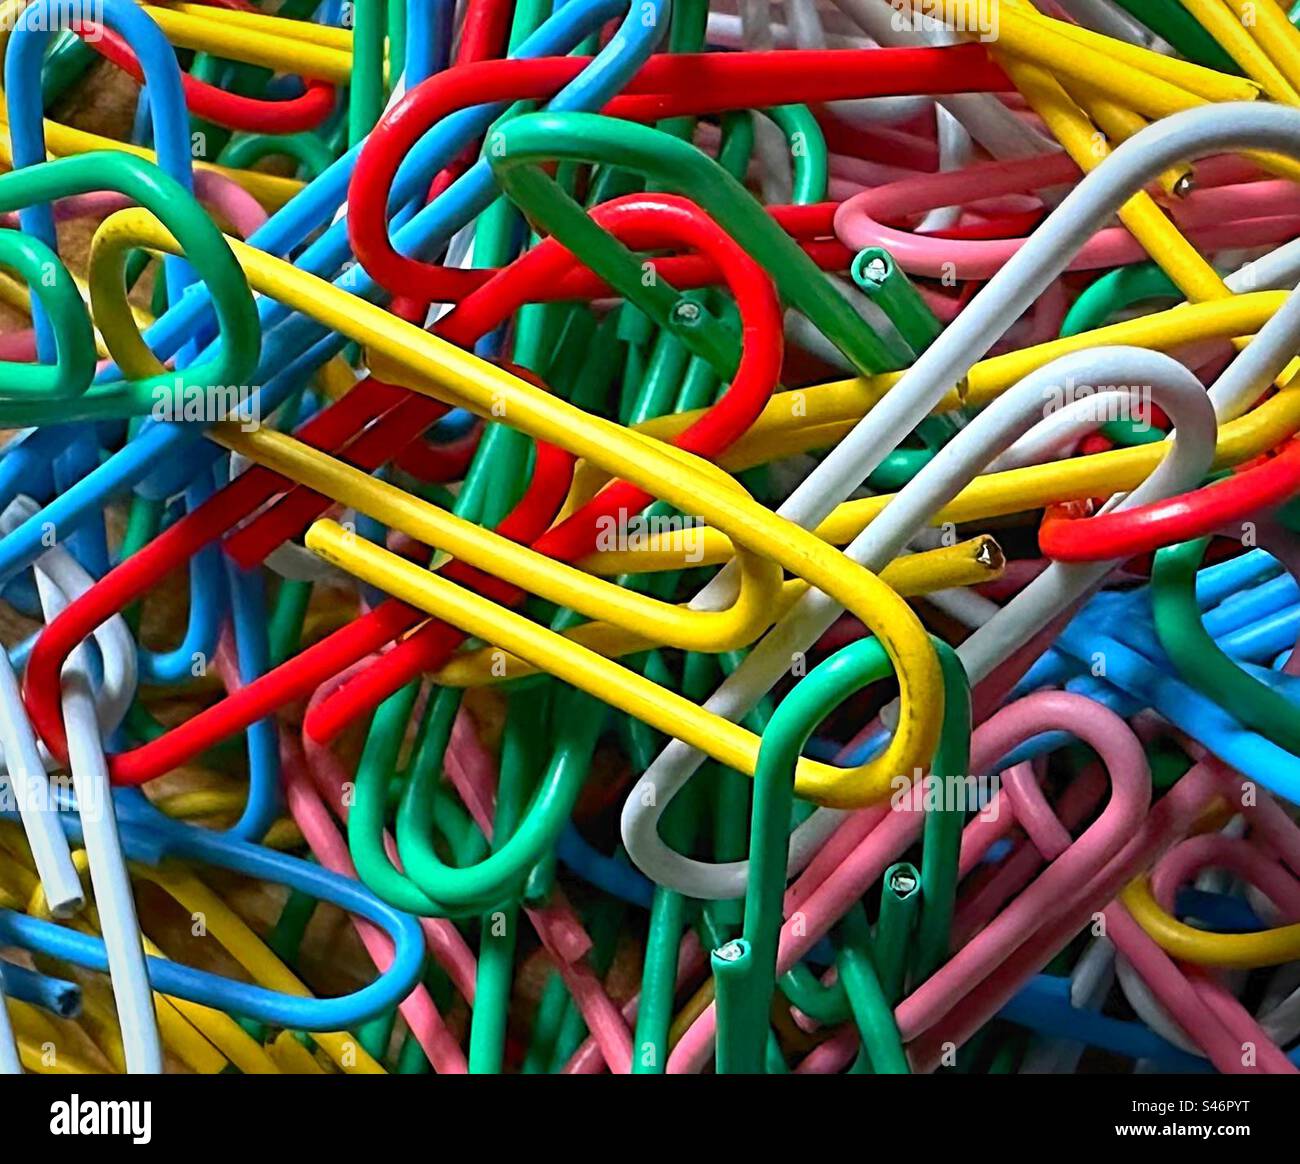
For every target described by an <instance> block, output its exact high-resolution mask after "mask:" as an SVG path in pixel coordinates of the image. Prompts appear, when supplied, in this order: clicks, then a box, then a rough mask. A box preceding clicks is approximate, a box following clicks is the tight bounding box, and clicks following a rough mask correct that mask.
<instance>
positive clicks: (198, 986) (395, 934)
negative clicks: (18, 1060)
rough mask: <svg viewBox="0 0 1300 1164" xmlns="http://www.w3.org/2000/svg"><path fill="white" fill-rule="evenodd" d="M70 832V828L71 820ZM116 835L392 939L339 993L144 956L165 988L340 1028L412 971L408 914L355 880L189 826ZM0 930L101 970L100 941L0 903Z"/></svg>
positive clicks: (395, 996) (297, 1025) (283, 1019)
mask: <svg viewBox="0 0 1300 1164" xmlns="http://www.w3.org/2000/svg"><path fill="white" fill-rule="evenodd" d="M69 831H74V830H73V829H72V826H71V824H70V823H69ZM122 840H123V844H124V848H125V850H126V853H127V855H128V857H132V858H134V857H135V856H136V855H137V854H140V853H142V852H147V853H150V854H151V856H150V858H149V859H150V860H151V861H156V859H157V857H156V856H154V854H160V853H168V854H172V855H175V856H178V857H184V858H188V859H190V860H197V861H202V862H205V863H207V864H211V865H216V866H218V867H221V868H225V869H232V870H236V871H238V872H241V873H244V874H246V875H248V876H252V877H261V878H265V879H268V880H271V881H278V882H279V883H281V884H284V885H287V886H290V887H291V888H295V889H301V890H303V891H305V892H307V893H311V894H313V895H314V896H317V897H320V898H322V899H323V900H328V901H332V902H334V903H335V904H337V905H338V906H339V907H341V908H343V909H345V910H347V911H348V912H351V913H355V914H357V915H358V916H360V917H363V918H365V919H366V920H368V921H371V922H373V923H374V924H376V925H378V926H380V927H381V928H382V929H384V930H385V931H386V932H387V933H388V934H389V936H390V937H391V938H392V939H393V940H394V943H395V952H394V957H393V962H392V964H391V965H390V966H389V967H388V968H387V969H386V970H384V971H383V972H382V973H381V974H380V976H379V977H378V978H377V979H376V980H375V981H374V982H371V983H369V984H368V985H366V986H363V987H361V989H359V990H357V991H354V992H353V993H351V994H349V995H345V996H341V997H338V998H329V999H319V998H309V997H308V998H305V997H299V996H294V995H291V994H286V993H284V992H283V990H269V989H267V988H265V987H262V986H256V985H248V984H244V983H240V982H235V981H232V980H231V979H228V978H223V977H221V976H220V975H213V974H210V973H208V972H206V971H201V970H195V969H193V968H191V967H187V966H181V965H179V964H177V963H175V962H169V961H167V960H166V959H160V958H157V957H150V958H149V959H148V966H149V977H150V980H151V981H152V982H153V984H154V986H155V988H156V989H158V990H159V991H161V992H162V993H164V994H169V995H175V996H177V997H179V998H184V999H189V1000H191V1001H193V1002H197V1003H201V1004H203V1005H205V1006H210V1007H215V1008H217V1009H219V1010H223V1011H226V1012H228V1013H233V1014H238V1015H243V1016H246V1017H248V1018H255V1019H259V1020H261V1021H263V1022H268V1023H275V1024H278V1025H281V1026H287V1027H291V1028H294V1029H297V1030H307V1031H330V1030H341V1029H345V1028H347V1027H350V1026H352V1025H354V1024H355V1023H357V1022H359V1021H361V1020H363V1019H366V1018H369V1017H371V1016H373V1015H375V1014H378V1013H380V1012H382V1011H384V1010H386V1009H388V1008H390V1007H392V1006H394V1005H396V1003H397V1002H398V1001H399V1000H400V999H402V998H404V997H405V996H406V995H407V994H408V993H409V992H410V990H411V988H412V987H413V986H414V984H415V982H416V981H417V980H418V978H419V975H420V973H421V970H422V968H423V958H424V956H423V950H424V943H423V939H422V938H421V936H420V931H419V927H418V925H417V924H416V922H415V919H414V918H411V917H410V916H409V915H407V914H403V913H401V912H400V911H397V910H393V909H391V908H389V907H388V906H386V905H384V904H383V903H382V902H380V901H379V900H378V899H377V898H375V897H374V896H373V895H371V894H370V893H368V892H367V891H366V890H365V889H364V888H362V887H360V886H359V885H357V883H356V882H354V881H351V880H349V879H347V878H343V877H338V876H336V875H335V874H332V873H329V872H327V871H325V870H323V869H321V868H319V867H318V866H315V865H311V864H309V863H307V862H304V861H300V860H298V859H296V858H293V857H289V856H286V855H284V854H280V853H274V852H272V851H270V850H268V849H264V848H262V847H260V846H256V845H249V844H246V843H244V842H241V841H235V840H231V839H221V838H219V837H213V836H211V835H208V834H206V833H204V832H203V831H201V830H198V829H194V828H191V827H189V826H179V827H177V828H175V829H169V830H168V831H167V833H166V834H165V836H164V835H161V834H158V833H156V832H155V831H154V830H152V829H149V830H144V831H137V830H136V829H135V828H134V827H132V826H131V825H130V823H129V822H127V821H123V822H122ZM0 934H3V936H4V938H5V941H6V944H8V945H15V946H22V947H24V948H27V949H32V950H38V951H40V952H42V953H46V954H49V955H51V956H52V957H57V958H61V959H63V960H65V961H68V962H72V963H73V964H75V965H79V966H85V967H87V968H89V969H94V970H100V971H107V970H108V959H107V956H106V955H105V952H104V945H103V943H102V942H100V941H98V940H96V939H94V938H90V937H87V936H86V935H83V934H79V933H76V932H75V931H73V930H69V929H65V928H63V927H61V926H58V925H55V924H53V923H50V922H45V921H41V920H39V919H37V918H33V917H26V916H24V915H22V914H18V913H15V912H13V911H11V910H0Z"/></svg>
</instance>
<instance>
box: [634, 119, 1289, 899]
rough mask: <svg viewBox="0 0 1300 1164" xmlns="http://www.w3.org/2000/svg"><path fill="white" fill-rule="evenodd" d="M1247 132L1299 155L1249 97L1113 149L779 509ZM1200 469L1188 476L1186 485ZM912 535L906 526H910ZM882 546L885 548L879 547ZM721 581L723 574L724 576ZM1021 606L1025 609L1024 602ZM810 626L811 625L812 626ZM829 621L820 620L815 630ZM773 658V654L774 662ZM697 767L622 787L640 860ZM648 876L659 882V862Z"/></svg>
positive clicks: (831, 497) (820, 503)
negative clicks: (1118, 213)
mask: <svg viewBox="0 0 1300 1164" xmlns="http://www.w3.org/2000/svg"><path fill="white" fill-rule="evenodd" d="M1226 110H1232V111H1233V112H1232V115H1231V116H1228V115H1226V113H1225V111H1226ZM1247 127H1250V128H1247ZM1255 130H1258V131H1260V134H1261V136H1260V137H1259V138H1258V139H1255V141H1257V142H1258V144H1260V145H1261V146H1265V145H1267V146H1268V147H1278V148H1282V143H1283V141H1287V142H1288V143H1289V148H1290V150H1291V151H1292V152H1295V148H1296V147H1295V144H1294V142H1293V141H1292V140H1291V138H1292V137H1293V136H1294V135H1295V134H1296V133H1297V131H1300V123H1298V122H1297V121H1296V119H1295V117H1294V116H1293V115H1292V113H1291V112H1290V111H1287V110H1283V109H1265V108H1260V107H1256V106H1253V105H1240V106H1238V105H1231V106H1219V107H1216V108H1215V109H1214V110H1213V111H1212V112H1211V111H1209V110H1204V111H1198V110H1193V111H1189V112H1187V113H1184V114H1180V115H1178V116H1176V117H1170V118H1167V119H1166V120H1165V121H1163V122H1161V123H1159V124H1157V125H1153V126H1151V127H1149V128H1148V129H1146V130H1144V131H1142V133H1140V134H1138V135H1135V137H1133V138H1131V139H1130V140H1129V141H1128V142H1125V143H1124V144H1123V145H1121V146H1120V147H1119V149H1117V150H1116V151H1115V153H1114V154H1113V155H1112V156H1111V158H1110V159H1109V161H1108V163H1107V165H1106V166H1105V167H1100V168H1098V169H1097V170H1094V171H1093V172H1092V173H1090V174H1089V175H1088V176H1087V177H1086V178H1085V179H1084V180H1083V181H1082V182H1081V183H1080V184H1079V185H1078V186H1077V187H1076V188H1075V189H1074V190H1073V191H1072V192H1071V194H1070V195H1069V196H1068V197H1067V198H1066V199H1065V200H1064V201H1063V202H1062V203H1061V205H1060V206H1059V207H1058V208H1057V210H1056V211H1055V212H1054V213H1053V215H1052V216H1051V217H1050V218H1049V219H1048V220H1047V222H1045V223H1044V224H1043V226H1041V227H1040V228H1039V229H1038V230H1037V231H1036V232H1035V233H1034V235H1033V236H1032V238H1031V240H1030V242H1029V243H1028V244H1027V245H1026V246H1025V247H1024V248H1022V249H1021V250H1020V251H1019V252H1018V254H1017V255H1016V256H1015V257H1014V258H1013V259H1012V260H1011V261H1009V262H1008V263H1007V265H1006V266H1004V267H1003V268H1002V270H1001V271H1000V272H999V273H998V275H997V276H995V277H994V279H993V280H991V281H990V282H989V283H988V284H987V285H986V286H985V287H984V289H983V290H982V291H981V292H980V294H979V295H978V296H976V298H975V300H974V301H973V302H972V303H971V304H970V306H969V307H968V308H967V309H966V310H965V311H964V312H963V313H962V314H961V315H960V316H959V317H958V319H957V320H956V321H955V322H954V323H953V324H951V325H950V326H949V327H948V329H947V330H946V331H945V332H944V334H943V335H942V336H941V337H940V338H939V339H938V340H937V341H936V342H935V343H934V344H933V345H931V347H930V348H928V349H927V350H926V352H925V353H923V354H922V355H921V356H920V357H919V358H918V359H917V361H916V363H915V364H913V366H912V367H911V368H910V369H908V371H907V372H906V373H905V374H904V375H903V376H902V377H901V378H900V381H899V383H898V384H897V385H896V386H895V387H894V389H893V390H892V391H891V392H890V393H889V394H887V395H886V396H885V397H884V399H883V401H882V402H881V403H880V404H879V405H877V406H876V408H875V409H873V410H872V412H871V413H870V414H869V415H868V417H867V419H866V420H865V421H863V422H862V423H860V424H859V425H858V426H857V427H856V428H855V429H854V430H853V431H852V432H851V433H850V434H849V435H848V436H846V437H845V438H844V439H843V440H842V441H840V443H839V444H838V445H837V447H836V449H835V451H834V453H832V454H831V456H830V457H828V458H827V459H826V460H825V461H823V462H822V464H821V465H820V466H819V467H818V469H817V470H815V471H814V472H813V473H812V474H811V475H810V476H809V477H808V478H807V479H806V480H805V481H804V482H803V483H802V484H801V485H800V487H799V488H798V489H797V490H796V491H795V493H794V494H793V495H792V496H791V498H790V499H789V500H788V501H787V502H786V503H785V504H784V505H783V506H782V507H781V508H780V509H779V510H778V512H779V513H782V514H783V515H786V516H790V517H792V518H793V519H794V520H796V521H799V522H800V523H801V524H805V525H811V524H814V523H815V522H817V521H819V520H821V519H822V518H823V517H825V516H826V514H827V513H828V512H829V510H830V509H831V508H832V507H833V506H834V504H835V503H836V502H838V501H839V500H840V499H841V498H842V497H843V496H845V495H846V494H847V492H848V491H849V489H850V488H852V487H853V486H854V485H855V484H856V483H857V482H858V481H860V480H861V479H862V475H863V474H864V473H866V472H870V471H871V470H872V469H874V468H875V467H876V466H877V465H878V464H879V462H880V460H881V458H882V457H883V456H884V454H885V453H886V452H888V451H889V450H890V449H891V448H893V447H894V446H896V445H897V443H898V442H899V441H900V440H901V439H902V437H903V435H904V434H905V433H907V432H910V431H911V430H912V429H913V428H914V427H915V426H916V424H917V423H919V421H920V420H921V419H922V418H923V417H924V416H925V415H926V414H927V413H928V412H929V411H930V410H931V409H932V408H933V407H934V406H935V405H936V404H937V403H938V402H939V400H940V399H942V397H943V395H944V394H945V393H947V391H948V390H949V389H950V387H951V386H952V385H953V384H954V383H957V382H959V381H960V379H961V378H962V376H963V375H965V374H966V373H967V372H968V371H969V369H970V367H971V365H972V364H973V363H974V361H975V360H976V359H978V358H979V356H980V355H982V354H983V353H984V352H986V351H987V350H988V348H989V346H991V344H992V342H993V337H995V336H996V335H997V334H999V333H1000V332H1001V331H1002V330H1004V325H1005V324H1006V323H1008V322H1010V320H1011V319H1014V318H1015V317H1016V316H1018V315H1019V314H1020V313H1021V312H1022V311H1023V310H1024V308H1025V307H1026V306H1028V305H1029V304H1030V303H1031V302H1032V301H1033V299H1034V297H1035V296H1036V295H1037V294H1039V293H1040V292H1041V291H1042V290H1044V289H1045V287H1046V286H1047V284H1048V283H1049V282H1050V281H1051V279H1052V277H1054V274H1055V272H1056V270H1057V269H1059V264H1060V263H1061V261H1062V258H1063V256H1065V255H1068V254H1069V253H1071V252H1072V250H1073V249H1075V248H1076V247H1077V246H1079V245H1081V244H1082V242H1083V241H1084V240H1085V239H1086V238H1088V237H1089V236H1090V235H1091V233H1092V231H1093V229H1095V227H1096V226H1097V225H1100V223H1101V222H1102V221H1104V218H1105V216H1107V215H1108V214H1109V213H1110V212H1111V210H1112V209H1113V208H1114V207H1115V206H1116V205H1118V204H1119V203H1122V201H1123V200H1124V198H1125V196H1126V195H1127V194H1128V192H1129V191H1131V190H1133V189H1137V188H1140V186H1141V184H1142V182H1143V181H1144V180H1145V179H1147V178H1149V177H1150V176H1152V175H1154V174H1156V173H1159V172H1160V170H1162V169H1163V168H1165V167H1166V166H1167V165H1169V164H1171V163H1173V162H1175V161H1180V160H1182V159H1183V158H1185V157H1186V156H1188V155H1189V154H1193V153H1207V152H1212V151H1213V149H1214V148H1216V147H1215V145H1214V144H1213V143H1214V142H1215V141H1224V142H1227V141H1229V140H1232V141H1235V142H1237V143H1238V144H1241V139H1242V137H1243V136H1245V137H1246V138H1247V139H1250V138H1251V136H1252V134H1253V132H1254V131H1255ZM1220 135H1222V137H1220ZM1251 144H1254V143H1253V142H1252V143H1251ZM990 323H992V326H990ZM1112 382H1115V383H1123V382H1124V378H1123V377H1122V376H1120V377H1119V378H1117V379H1115V380H1114V381H1112ZM909 389H911V391H909ZM891 406H892V407H891ZM1198 475H1199V474H1194V475H1193V476H1192V477H1191V478H1189V481H1190V480H1194V479H1195V478H1196V476H1198ZM931 509H933V507H931ZM871 530H872V527H870V526H869V527H868V528H867V530H866V531H865V532H864V534H863V535H860V538H859V539H858V540H857V541H855V542H854V543H853V544H851V545H850V547H849V550H848V553H849V555H850V556H852V557H854V559H855V560H863V561H866V562H869V563H873V564H875V565H877V566H879V565H880V564H881V560H882V558H883V559H884V560H887V559H888V556H889V549H890V546H889V542H888V541H886V540H885V539H884V538H883V537H881V535H880V534H879V533H877V534H876V535H874V536H873V535H872V532H871ZM911 532H912V531H908V533H909V534H910V533H911ZM891 533H892V531H891ZM881 542H884V545H883V546H881V548H880V550H879V551H876V547H877V546H878V545H880V543H881ZM900 548H901V539H900ZM864 550H865V551H874V552H878V553H879V554H880V556H879V557H872V556H868V554H867V553H864ZM722 577H723V578H725V572H724V575H723V576H722ZM1051 585H1052V583H1048V584H1047V585H1046V586H1045V587H1040V591H1041V590H1043V589H1046V588H1047V587H1048V586H1051ZM719 592H722V593H725V592H726V586H725V583H724V582H723V581H715V582H714V583H711V584H710V587H709V588H706V591H705V593H706V594H716V593H719ZM1021 609H1022V610H1023V609H1024V606H1023V605H1022V607H1021ZM789 617H793V616H788V618H789ZM782 625H784V621H783V623H782V624H778V631H779V628H780V627H781V626H782ZM813 625H814V627H815V626H816V625H817V624H813ZM825 625H826V623H825V622H822V629H824V626H825ZM775 633H777V632H770V633H769V638H768V639H765V640H764V641H765V642H767V641H774V642H780V649H777V650H773V651H772V652H771V655H770V656H769V659H768V660H765V662H766V666H767V669H766V671H764V672H760V673H759V674H755V671H756V669H757V667H758V664H757V663H756V660H758V659H760V658H762V655H763V647H762V645H761V644H760V646H759V648H757V649H756V650H755V651H754V652H751V654H750V656H749V657H748V658H747V659H746V661H745V663H744V664H742V666H741V667H740V668H739V669H738V670H737V671H736V672H735V673H734V674H733V675H732V676H731V677H730V678H729V679H728V680H727V682H726V683H724V684H723V686H722V687H721V688H720V689H719V691H718V692H717V693H715V696H714V697H713V698H712V699H711V700H710V701H709V702H708V703H706V705H705V706H706V707H707V708H709V709H710V710H713V711H715V712H718V713H720V714H722V715H727V716H731V715H736V714H739V713H742V712H743V711H745V710H747V709H748V707H749V706H751V705H752V702H753V700H754V699H755V698H757V697H758V695H760V694H761V693H762V692H763V691H765V690H766V689H767V687H768V686H770V684H771V682H773V681H774V680H775V679H776V677H777V675H778V674H779V673H780V672H782V671H784V669H785V662H784V660H785V659H786V658H788V654H789V650H790V649H791V647H792V646H793V647H794V649H798V647H797V645H796V644H797V643H798V641H799V640H797V639H796V640H794V641H793V642H791V641H790V640H788V639H781V638H777V639H773V638H772V635H773V634H775ZM1004 635H1005V620H1004V621H1003V623H1002V624H1000V625H999V626H998V635H997V642H998V647H997V650H998V656H999V657H1001V656H1002V655H1004V654H1005V650H1004V649H1003V646H1002V644H1003V642H1004V641H1005V639H1004V637H1003V636H1004ZM977 637H978V636H977ZM1008 637H1010V636H1008ZM989 638H990V634H989V633H986V634H985V635H984V636H983V637H982V639H980V640H979V642H978V643H976V645H980V644H981V643H984V642H988V640H989ZM973 649H974V648H973V647H971V648H968V649H967V654H966V656H965V657H966V658H967V659H969V658H970V657H971V656H970V651H971V650H973ZM778 658H779V659H780V660H781V662H780V665H779V666H778V665H777V660H778ZM987 665H988V663H987V662H986V661H981V666H979V667H971V666H970V665H969V664H968V670H972V671H973V672H974V673H973V678H980V677H982V674H983V673H984V668H985V667H986V666H987ZM697 765H698V754H694V755H693V754H692V753H691V751H690V749H689V748H686V747H684V746H683V745H682V744H681V743H680V742H674V743H670V744H669V745H668V747H667V749H666V750H665V752H664V753H663V754H662V755H661V756H660V758H659V759H658V760H656V762H655V764H654V765H652V766H651V768H650V770H648V771H647V772H646V773H645V774H644V775H643V777H642V778H641V781H639V782H638V785H637V786H636V787H634V788H633V790H632V792H631V793H630V794H629V797H628V800H627V802H626V806H625V815H624V822H623V836H624V843H625V845H627V847H628V850H629V852H631V853H633V855H634V859H635V860H637V862H638V864H642V862H643V861H645V860H650V859H656V860H657V859H659V858H662V857H664V856H665V854H664V853H663V846H662V845H659V844H658V843H656V841H655V840H654V829H653V827H652V825H651V824H648V823H642V822H646V821H647V820H650V821H652V820H653V814H652V813H651V812H650V811H648V810H647V809H643V808H642V791H643V788H644V787H646V786H653V787H654V788H655V789H656V793H657V795H656V802H655V807H656V808H658V807H659V806H661V805H663V804H664V803H665V801H666V800H671V797H672V795H673V794H674V793H675V792H676V790H677V789H678V788H680V787H681V785H682V783H684V782H685V780H687V779H689V776H690V774H691V772H692V771H694V768H695V767H696V766H697ZM665 793H666V795H665ZM650 854H653V857H651V856H650ZM642 867H643V868H644V865H642ZM656 879H660V877H659V870H658V866H657V865H656ZM721 882H722V879H721V878H720V877H719V878H718V879H717V880H713V881H710V882H708V885H709V889H708V891H707V892H705V893H702V894H701V895H702V896H730V895H734V893H735V882H726V884H727V886H728V888H727V890H726V891H725V892H719V890H720V889H721ZM741 884H743V881H742V882H741ZM695 888H696V890H697V891H699V890H701V889H703V886H702V885H700V884H698V883H697V885H696V886H695Z"/></svg>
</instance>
